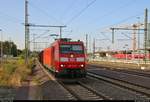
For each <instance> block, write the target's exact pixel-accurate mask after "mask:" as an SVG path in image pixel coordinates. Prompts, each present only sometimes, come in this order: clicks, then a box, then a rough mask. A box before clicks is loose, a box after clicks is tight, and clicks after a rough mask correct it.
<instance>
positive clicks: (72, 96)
mask: <svg viewBox="0 0 150 102" xmlns="http://www.w3.org/2000/svg"><path fill="white" fill-rule="evenodd" d="M40 66H41V65H40ZM41 67H42V66H41ZM42 70H43V71H44V72H45V73H46V74H47V75H48V77H50V79H52V80H57V79H55V77H54V76H53V75H52V74H51V73H49V72H48V71H47V70H46V69H45V68H42ZM57 83H58V84H60V85H61V86H62V87H63V88H64V89H66V90H67V91H68V92H69V94H68V99H69V100H104V99H107V100H111V98H109V97H108V96H105V95H104V94H103V93H100V92H96V90H94V89H92V88H91V87H88V86H86V85H85V84H83V83H82V82H80V81H76V82H75V83H74V82H73V83H72V82H71V83H64V82H63V81H60V80H58V81H57Z"/></svg>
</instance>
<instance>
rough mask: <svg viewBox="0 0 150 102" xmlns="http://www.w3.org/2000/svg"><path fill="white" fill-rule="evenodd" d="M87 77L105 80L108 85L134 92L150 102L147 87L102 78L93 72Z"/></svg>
mask: <svg viewBox="0 0 150 102" xmlns="http://www.w3.org/2000/svg"><path fill="white" fill-rule="evenodd" d="M87 75H88V76H90V77H94V78H96V79H99V80H103V81H106V82H108V83H111V84H114V85H116V86H119V87H121V88H124V89H128V90H131V91H133V92H136V93H137V94H140V95H141V96H142V97H145V99H148V100H150V90H149V89H147V88H146V87H140V86H138V85H135V84H131V83H127V82H126V81H123V80H117V79H114V78H110V77H106V76H101V75H98V74H95V73H94V74H93V73H91V72H88V74H87Z"/></svg>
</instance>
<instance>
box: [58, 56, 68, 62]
mask: <svg viewBox="0 0 150 102" xmlns="http://www.w3.org/2000/svg"><path fill="white" fill-rule="evenodd" d="M68 61H69V60H68V58H66V57H61V58H60V62H68Z"/></svg>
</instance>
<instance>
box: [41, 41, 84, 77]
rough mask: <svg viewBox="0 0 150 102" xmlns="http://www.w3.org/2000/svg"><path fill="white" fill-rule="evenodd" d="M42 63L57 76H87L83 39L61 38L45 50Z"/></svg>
mask: <svg viewBox="0 0 150 102" xmlns="http://www.w3.org/2000/svg"><path fill="white" fill-rule="evenodd" d="M41 56H42V59H41V61H42V63H43V65H44V66H45V67H47V68H48V69H50V70H51V71H53V72H54V73H55V76H57V77H58V76H71V77H77V78H81V77H85V76H86V69H85V65H86V55H85V48H84V44H83V42H82V41H71V39H67V38H61V39H58V40H56V41H55V42H54V43H52V44H51V46H50V47H48V48H46V49H44V50H43V53H42V55H41Z"/></svg>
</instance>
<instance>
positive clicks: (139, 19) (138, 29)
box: [137, 17, 140, 65]
mask: <svg viewBox="0 0 150 102" xmlns="http://www.w3.org/2000/svg"><path fill="white" fill-rule="evenodd" d="M137 19H138V24H139V26H138V65H139V64H140V30H139V29H140V17H137Z"/></svg>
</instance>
